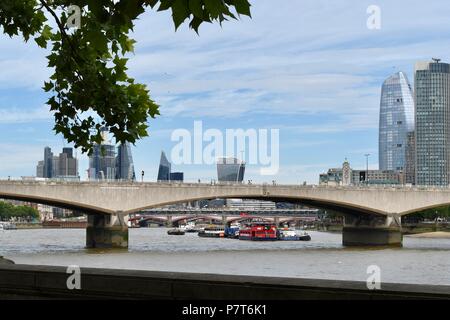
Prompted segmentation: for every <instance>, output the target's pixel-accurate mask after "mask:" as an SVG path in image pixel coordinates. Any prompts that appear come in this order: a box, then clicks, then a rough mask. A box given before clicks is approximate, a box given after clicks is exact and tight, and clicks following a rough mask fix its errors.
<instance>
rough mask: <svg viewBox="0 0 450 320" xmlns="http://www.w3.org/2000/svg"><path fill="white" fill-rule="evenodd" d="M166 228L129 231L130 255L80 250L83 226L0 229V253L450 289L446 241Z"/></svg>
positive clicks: (29, 259) (23, 259)
mask: <svg viewBox="0 0 450 320" xmlns="http://www.w3.org/2000/svg"><path fill="white" fill-rule="evenodd" d="M166 232H167V229H165V228H142V229H130V246H129V249H128V250H102V249H85V248H84V241H85V231H84V230H81V229H36V230H15V231H2V232H0V243H1V247H0V255H3V256H5V257H7V258H9V259H12V260H14V261H15V262H16V263H26V264H46V265H72V264H76V265H79V266H82V267H104V268H123V269H142V270H163V271H187V272H205V273H224V274H245V275H262V276H279V277H302V278H322V279H342V280H362V281H365V280H366V278H367V274H366V270H367V266H369V265H378V266H380V268H381V272H382V275H381V276H382V281H384V282H400V283H428V284H447V285H450V239H421V238H408V237H405V238H404V242H403V248H345V247H342V245H341V234H338V233H325V232H310V234H311V237H312V240H311V241H309V242H302V241H275V242H271V241H269V242H258V241H255V242H253V241H239V240H234V239H211V238H199V237H198V236H197V234H195V233H187V234H186V235H184V236H169V235H167V233H166Z"/></svg>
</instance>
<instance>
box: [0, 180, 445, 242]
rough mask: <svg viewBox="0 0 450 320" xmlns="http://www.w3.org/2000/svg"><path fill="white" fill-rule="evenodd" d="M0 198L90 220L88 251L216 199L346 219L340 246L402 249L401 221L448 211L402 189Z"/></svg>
mask: <svg viewBox="0 0 450 320" xmlns="http://www.w3.org/2000/svg"><path fill="white" fill-rule="evenodd" d="M0 198H4V199H15V200H22V201H29V202H37V203H43V204H49V205H53V206H57V207H63V208H69V209H75V210H78V211H82V212H85V213H87V214H88V216H89V218H88V222H89V223H88V228H87V236H86V238H87V240H86V244H87V246H88V247H102V246H113V247H116V246H117V247H127V246H128V229H127V219H128V214H131V213H135V212H139V211H141V210H144V209H149V208H156V207H161V206H164V205H169V204H176V203H183V202H189V201H195V200H202V199H215V198H244V199H245V198H248V199H261V200H271V201H284V202H293V203H302V204H305V205H309V206H311V207H316V208H323V209H327V210H329V211H334V212H337V213H339V214H342V215H344V217H345V219H344V220H345V225H344V231H343V244H344V245H387V244H389V245H390V244H392V245H400V244H401V242H402V236H401V217H402V216H403V215H407V214H410V213H413V212H417V211H420V210H423V209H428V208H433V207H439V206H443V205H450V189H449V188H420V187H419V188H412V187H402V186H392V187H388V186H366V187H328V186H298V185H267V184H263V185H246V184H214V185H212V184H189V183H136V182H135V183H111V182H54V181H45V182H41V181H39V182H38V181H0Z"/></svg>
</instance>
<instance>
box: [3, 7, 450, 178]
mask: <svg viewBox="0 0 450 320" xmlns="http://www.w3.org/2000/svg"><path fill="white" fill-rule="evenodd" d="M250 2H251V3H252V18H251V19H250V18H248V17H241V19H240V20H238V21H229V22H225V23H223V25H222V26H220V25H218V24H214V25H209V24H207V25H202V27H201V28H200V35H197V34H196V33H195V32H194V31H192V30H190V29H189V28H188V26H187V24H185V25H183V26H182V27H180V28H179V30H178V31H177V32H175V30H174V27H173V24H172V20H171V16H170V13H169V12H154V11H148V12H146V13H145V14H144V15H142V16H141V17H140V19H139V21H137V23H136V27H135V31H134V34H132V37H133V38H134V39H136V41H137V45H136V50H135V54H134V55H133V56H132V57H130V61H129V74H130V76H132V77H134V78H135V79H136V80H137V81H138V82H141V83H145V84H147V85H148V87H149V89H150V93H151V97H152V99H153V100H155V101H156V102H157V103H158V104H159V105H160V112H161V116H159V117H157V118H156V119H152V120H150V121H149V137H147V138H145V139H143V140H141V141H139V142H137V143H136V145H135V146H133V147H132V153H133V158H134V164H135V168H136V174H137V175H138V176H139V175H140V172H141V170H144V171H145V177H144V178H145V180H146V181H155V180H156V177H157V170H158V163H159V158H160V153H161V151H162V150H165V151H166V153H167V154H168V156H169V160H171V151H172V150H173V148H174V147H175V145H176V144H177V142H176V141H172V140H171V135H172V133H173V132H174V130H176V129H186V130H189V131H191V132H193V128H194V121H202V125H203V128H204V130H206V129H218V130H220V131H221V132H225V130H226V129H239V128H242V129H244V130H247V129H254V130H262V129H268V130H270V129H278V130H279V137H280V138H279V141H280V143H279V157H280V159H279V170H278V172H276V173H275V174H273V175H261V174H260V168H261V166H260V165H258V164H255V165H248V166H247V169H246V176H245V179H246V180H248V179H251V180H252V181H254V182H270V181H272V180H276V181H277V182H278V183H287V184H297V183H302V182H303V181H306V182H308V183H316V184H317V183H318V178H319V174H320V173H321V172H325V171H326V170H327V169H328V168H330V167H339V166H341V164H342V162H343V161H344V160H345V158H347V159H348V160H349V162H350V164H351V166H352V168H355V169H358V168H365V163H366V162H365V161H366V160H365V159H366V158H365V156H364V155H365V154H367V153H369V154H370V157H369V162H370V168H374V169H375V168H378V117H379V103H380V102H379V100H380V91H381V85H382V83H383V81H384V79H385V78H387V77H388V76H390V75H391V74H392V73H394V72H398V71H404V72H405V73H406V74H407V76H408V78H409V80H410V82H411V83H413V69H414V63H415V62H416V61H421V60H430V59H431V58H432V57H438V58H441V59H443V61H446V62H448V61H450V57H449V55H450V20H449V18H448V12H449V9H450V3H449V2H448V1H446V0H433V1H428V2H424V1H419V0H408V1H406V0H396V1H392V0H390V1H381V0H380V1H376V0H370V1H365V0H357V1H356V0H354V1H349V0H334V1H321V0H286V1H280V2H278V1H277V3H276V5H275V4H274V2H273V1H270V0H259V1H256V0H251V1H250ZM371 5H377V6H378V7H379V8H380V9H381V20H380V22H381V25H380V26H381V28H380V29H377V30H373V29H369V28H368V27H367V20H368V19H369V16H370V14H368V13H367V8H368V7H369V6H371ZM47 54H48V52H46V51H45V50H42V49H40V48H38V47H37V46H36V45H34V44H33V43H31V42H30V43H28V44H25V43H23V41H22V40H21V39H19V38H15V39H10V38H8V37H6V36H2V37H0V70H1V71H0V178H5V177H8V176H11V177H21V176H32V175H35V174H36V164H37V162H38V161H39V160H42V159H43V153H44V147H45V146H50V147H51V148H52V149H53V151H54V152H55V153H59V152H61V149H62V147H65V146H70V145H68V144H67V143H65V141H64V139H63V137H62V136H61V135H55V134H54V132H53V130H52V128H53V117H52V114H51V113H50V112H49V111H48V107H47V106H46V105H45V101H46V98H47V95H46V94H45V93H44V92H43V90H42V89H41V88H42V86H43V83H44V81H45V80H46V78H47V77H48V76H49V75H50V74H51V73H52V70H50V69H48V68H47V67H46V65H47V61H46V59H45V56H46V55H47ZM206 144H207V143H205V145H206ZM226 155H228V154H226ZM77 156H78V158H79V161H80V175H81V177H82V179H85V178H86V169H87V167H88V159H87V157H86V155H83V154H81V152H80V151H78V152H77ZM238 156H239V155H238ZM244 157H248V152H244ZM246 160H248V159H247V158H246ZM172 167H173V170H174V171H184V172H185V179H186V181H197V179H201V180H202V181H209V180H211V179H214V178H216V176H217V173H216V168H215V166H214V165H212V164H179V165H173V166H172Z"/></svg>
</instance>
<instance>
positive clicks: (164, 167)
mask: <svg viewBox="0 0 450 320" xmlns="http://www.w3.org/2000/svg"><path fill="white" fill-rule="evenodd" d="M170 167H171V165H170V162H169V160H167V157H166V154H165V153H164V151H161V159H160V161H159V169H158V181H170V172H171V168H170Z"/></svg>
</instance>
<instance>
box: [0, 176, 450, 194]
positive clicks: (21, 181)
mask: <svg viewBox="0 0 450 320" xmlns="http://www.w3.org/2000/svg"><path fill="white" fill-rule="evenodd" d="M0 183H8V184H20V185H24V184H43V185H54V184H61V185H93V184H94V185H95V184H96V185H107V184H111V185H112V184H114V185H127V186H130V185H131V186H141V185H143V186H146V185H148V186H211V187H214V186H218V187H223V186H234V187H239V188H261V187H266V188H275V187H277V188H296V189H300V190H303V189H325V190H368V189H369V190H380V189H384V190H386V189H390V190H392V189H396V190H411V191H439V190H448V189H450V186H422V185H414V186H413V185H407V184H404V185H402V184H392V185H389V184H373V185H371V184H369V185H363V184H361V185H350V186H330V185H314V184H309V185H304V184H278V183H259V184H256V183H252V184H248V183H236V182H214V183H206V182H199V183H198V182H180V181H177V182H171V181H167V182H166V181H164V182H162V181H158V182H147V181H146V182H140V181H130V180H109V179H104V180H81V181H73V180H63V179H47V178H35V177H21V178H17V177H6V178H5V177H0Z"/></svg>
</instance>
